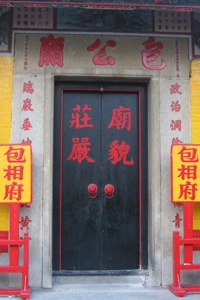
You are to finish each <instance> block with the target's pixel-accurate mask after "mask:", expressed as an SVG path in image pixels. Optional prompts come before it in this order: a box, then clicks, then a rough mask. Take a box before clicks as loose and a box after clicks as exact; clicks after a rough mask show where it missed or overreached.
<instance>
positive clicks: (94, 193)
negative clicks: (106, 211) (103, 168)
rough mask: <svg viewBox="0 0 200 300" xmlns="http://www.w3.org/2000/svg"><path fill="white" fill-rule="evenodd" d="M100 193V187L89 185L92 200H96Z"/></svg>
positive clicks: (93, 184)
mask: <svg viewBox="0 0 200 300" xmlns="http://www.w3.org/2000/svg"><path fill="white" fill-rule="evenodd" d="M97 192H98V186H97V185H96V184H95V183H91V184H89V185H88V195H89V197H90V198H96V196H97Z"/></svg>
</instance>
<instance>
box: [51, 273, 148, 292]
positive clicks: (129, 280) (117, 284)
mask: <svg viewBox="0 0 200 300" xmlns="http://www.w3.org/2000/svg"><path fill="white" fill-rule="evenodd" d="M140 288H141V289H143V288H144V277H143V276H135V275H134V276H54V277H53V289H54V290H55V291H69V290H70V291H86V292H87V291H88V289H89V290H90V291H113V290H116V291H120V290H132V289H140Z"/></svg>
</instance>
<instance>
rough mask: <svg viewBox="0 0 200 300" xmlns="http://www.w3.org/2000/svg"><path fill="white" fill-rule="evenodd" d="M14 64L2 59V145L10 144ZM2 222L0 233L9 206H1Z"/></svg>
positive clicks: (0, 140) (5, 227)
mask: <svg viewBox="0 0 200 300" xmlns="http://www.w3.org/2000/svg"><path fill="white" fill-rule="evenodd" d="M13 63H14V58H13V57H5V56H4V57H0V144H9V143H10V129H11V109H12V80H13ZM0 220H1V222H0V231H1V230H3V231H4V230H8V226H9V224H8V220H9V207H8V205H5V204H1V205H0Z"/></svg>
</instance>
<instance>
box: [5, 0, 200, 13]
mask: <svg viewBox="0 0 200 300" xmlns="http://www.w3.org/2000/svg"><path fill="white" fill-rule="evenodd" d="M0 6H7V7H15V6H26V7H54V8H60V7H62V8H63V7H65V8H85V9H125V10H135V9H136V10H138V9H140V10H141V9H143V10H169V11H180V12H192V11H196V12H200V1H199V0H140V1H138V0H103V1H99V0H71V1H65V0H57V1H54V0H43V1H38V0H32V1H29V0H13V1H11V0H0Z"/></svg>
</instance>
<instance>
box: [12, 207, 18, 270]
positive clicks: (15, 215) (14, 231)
mask: <svg viewBox="0 0 200 300" xmlns="http://www.w3.org/2000/svg"><path fill="white" fill-rule="evenodd" d="M19 212H20V204H19V203H12V204H10V240H11V241H12V240H19ZM10 265H11V266H18V265H19V246H16V245H14V246H10Z"/></svg>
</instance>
